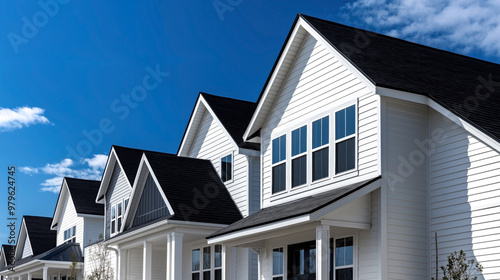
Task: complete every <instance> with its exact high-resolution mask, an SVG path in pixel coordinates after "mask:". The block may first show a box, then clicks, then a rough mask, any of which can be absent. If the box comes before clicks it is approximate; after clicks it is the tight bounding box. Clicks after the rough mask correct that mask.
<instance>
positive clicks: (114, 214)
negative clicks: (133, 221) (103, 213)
mask: <svg viewBox="0 0 500 280" xmlns="http://www.w3.org/2000/svg"><path fill="white" fill-rule="evenodd" d="M115 217H116V208H115V206H113V207H111V219H114V218H115Z"/></svg>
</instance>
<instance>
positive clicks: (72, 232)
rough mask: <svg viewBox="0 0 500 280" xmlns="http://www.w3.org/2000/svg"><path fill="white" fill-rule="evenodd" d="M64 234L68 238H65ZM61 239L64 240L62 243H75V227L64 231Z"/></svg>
mask: <svg viewBox="0 0 500 280" xmlns="http://www.w3.org/2000/svg"><path fill="white" fill-rule="evenodd" d="M66 232H68V236H69V238H66V236H67V235H66ZM63 239H64V243H67V242H72V243H76V225H74V226H72V227H70V228H68V229H66V230H65V231H64V232H63Z"/></svg>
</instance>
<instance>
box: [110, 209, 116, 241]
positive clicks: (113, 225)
mask: <svg viewBox="0 0 500 280" xmlns="http://www.w3.org/2000/svg"><path fill="white" fill-rule="evenodd" d="M115 232H116V205H113V206H111V234H114V233H115Z"/></svg>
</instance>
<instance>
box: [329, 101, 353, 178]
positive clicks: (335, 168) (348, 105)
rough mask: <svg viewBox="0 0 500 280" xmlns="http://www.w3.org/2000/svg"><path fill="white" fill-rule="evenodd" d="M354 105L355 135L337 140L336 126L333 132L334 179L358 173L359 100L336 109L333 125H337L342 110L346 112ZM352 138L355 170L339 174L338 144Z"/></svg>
mask: <svg viewBox="0 0 500 280" xmlns="http://www.w3.org/2000/svg"><path fill="white" fill-rule="evenodd" d="M353 105H354V133H353V134H351V135H349V136H345V137H342V138H340V139H338V140H337V139H336V138H337V135H336V133H337V132H336V127H335V126H334V127H333V128H334V129H333V130H332V133H331V134H332V135H333V138H332V140H333V143H334V144H333V145H332V146H333V149H332V150H333V158H332V159H333V161H332V164H333V165H332V167H333V168H332V171H333V174H334V175H333V176H334V177H340V176H342V175H345V174H349V173H352V172H356V171H358V157H359V155H358V149H359V137H358V130H359V127H358V126H359V123H358V120H359V116H358V110H359V106H358V102H357V100H355V101H351V102H348V103H344V104H343V105H342V106H338V107H336V108H335V110H334V112H333V124H336V123H337V119H336V117H337V116H336V113H337V112H339V111H341V110H345V109H347V108H348V107H351V106H353ZM351 138H354V168H352V169H348V170H344V171H342V172H339V173H337V164H336V162H337V144H338V143H340V142H343V141H346V140H349V139H351Z"/></svg>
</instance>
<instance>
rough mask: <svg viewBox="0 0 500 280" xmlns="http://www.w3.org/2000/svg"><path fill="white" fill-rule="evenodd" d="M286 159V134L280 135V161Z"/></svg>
mask: <svg viewBox="0 0 500 280" xmlns="http://www.w3.org/2000/svg"><path fill="white" fill-rule="evenodd" d="M285 159H286V135H283V136H281V137H280V161H282V160H285Z"/></svg>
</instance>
